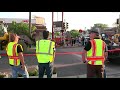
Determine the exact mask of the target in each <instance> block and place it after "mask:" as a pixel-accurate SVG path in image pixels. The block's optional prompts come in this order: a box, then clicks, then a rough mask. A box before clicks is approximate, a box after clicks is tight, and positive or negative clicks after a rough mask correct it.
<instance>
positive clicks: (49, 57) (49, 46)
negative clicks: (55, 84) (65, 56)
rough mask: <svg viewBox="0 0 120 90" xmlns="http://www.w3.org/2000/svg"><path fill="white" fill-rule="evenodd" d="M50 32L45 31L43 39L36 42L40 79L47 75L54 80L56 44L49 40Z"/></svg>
mask: <svg viewBox="0 0 120 90" xmlns="http://www.w3.org/2000/svg"><path fill="white" fill-rule="evenodd" d="M48 37H49V31H43V39H42V40H38V41H36V56H37V60H38V67H39V78H43V76H44V74H45V73H46V74H47V78H52V74H53V63H54V58H55V42H54V41H51V40H48Z"/></svg>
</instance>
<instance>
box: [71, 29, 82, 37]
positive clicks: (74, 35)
mask: <svg viewBox="0 0 120 90" xmlns="http://www.w3.org/2000/svg"><path fill="white" fill-rule="evenodd" d="M70 33H71V36H72V37H74V38H75V37H77V36H79V35H80V33H79V30H75V29H73V30H71V31H70Z"/></svg>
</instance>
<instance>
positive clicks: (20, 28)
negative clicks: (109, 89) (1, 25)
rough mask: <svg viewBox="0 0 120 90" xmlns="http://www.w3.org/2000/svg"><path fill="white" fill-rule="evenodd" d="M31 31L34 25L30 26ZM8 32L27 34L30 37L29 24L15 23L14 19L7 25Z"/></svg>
mask: <svg viewBox="0 0 120 90" xmlns="http://www.w3.org/2000/svg"><path fill="white" fill-rule="evenodd" d="M31 29H32V31H34V30H35V29H36V27H35V26H32V27H31ZM8 32H14V33H17V34H18V35H23V34H24V35H27V36H28V37H30V33H29V24H28V23H24V22H21V23H16V22H15V21H12V24H11V25H10V26H9V27H8Z"/></svg>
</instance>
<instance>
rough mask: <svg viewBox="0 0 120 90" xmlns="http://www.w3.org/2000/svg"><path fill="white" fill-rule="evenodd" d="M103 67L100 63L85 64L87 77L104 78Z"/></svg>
mask: <svg viewBox="0 0 120 90" xmlns="http://www.w3.org/2000/svg"><path fill="white" fill-rule="evenodd" d="M103 74H104V67H103V66H102V65H90V64H87V78H104V75H103Z"/></svg>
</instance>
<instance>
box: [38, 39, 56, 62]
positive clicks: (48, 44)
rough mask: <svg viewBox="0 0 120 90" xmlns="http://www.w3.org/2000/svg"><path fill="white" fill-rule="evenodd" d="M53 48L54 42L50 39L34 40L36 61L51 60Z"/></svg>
mask: <svg viewBox="0 0 120 90" xmlns="http://www.w3.org/2000/svg"><path fill="white" fill-rule="evenodd" d="M54 49H55V42H53V41H50V40H38V41H36V57H37V59H38V63H48V62H53V59H54V57H53V54H54Z"/></svg>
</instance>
